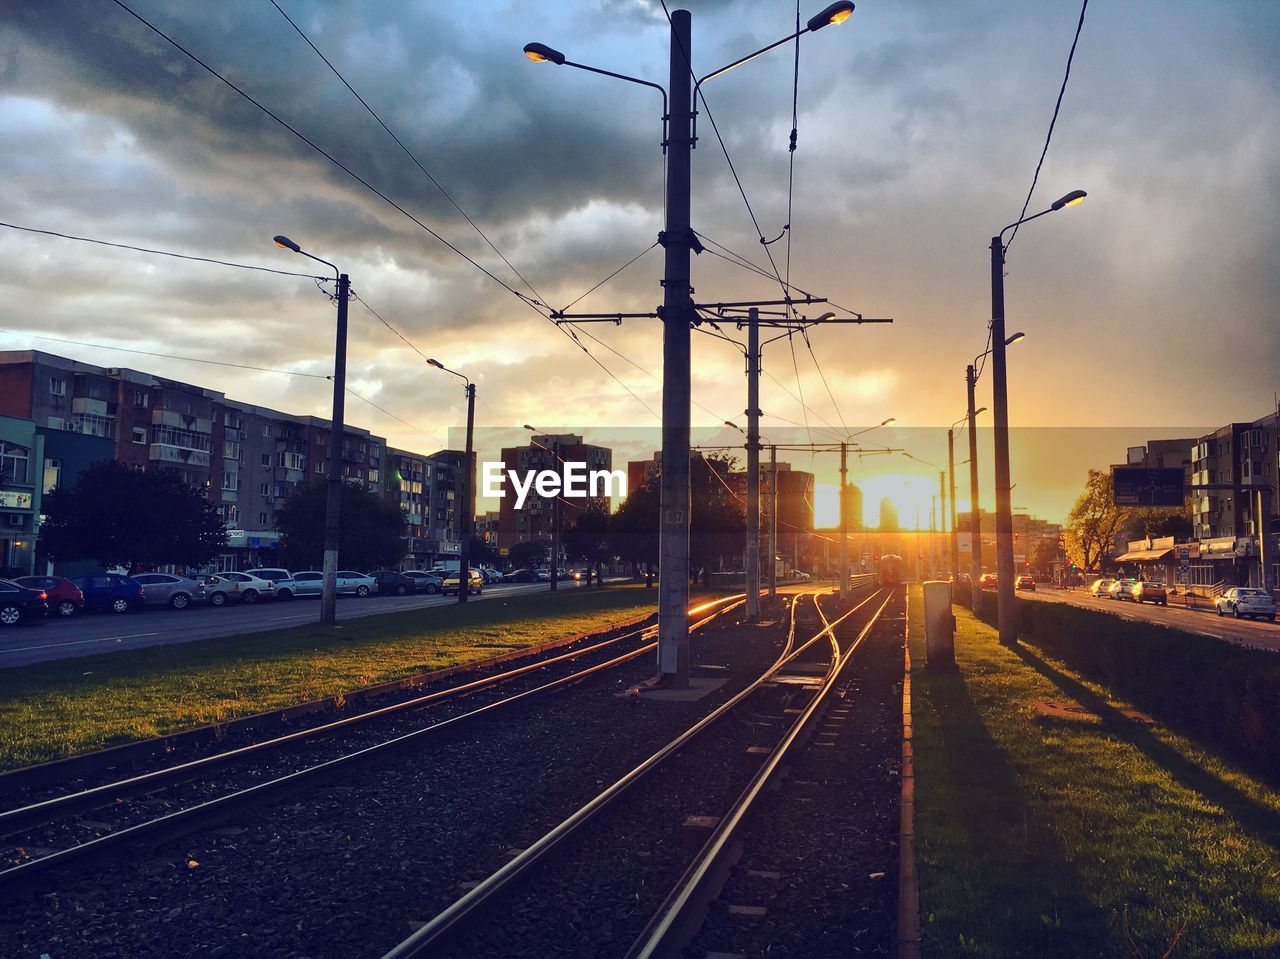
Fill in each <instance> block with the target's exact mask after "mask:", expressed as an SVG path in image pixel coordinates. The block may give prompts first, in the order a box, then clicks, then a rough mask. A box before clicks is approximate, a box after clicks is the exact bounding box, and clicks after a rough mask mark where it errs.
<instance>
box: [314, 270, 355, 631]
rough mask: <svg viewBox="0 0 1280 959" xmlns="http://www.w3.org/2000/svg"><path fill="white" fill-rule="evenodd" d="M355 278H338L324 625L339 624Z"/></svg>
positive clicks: (322, 609) (326, 508) (322, 596)
mask: <svg viewBox="0 0 1280 959" xmlns="http://www.w3.org/2000/svg"><path fill="white" fill-rule="evenodd" d="M350 294H351V278H350V277H349V276H347V274H345V273H342V274H339V276H338V332H337V342H336V344H335V346H334V351H333V422H332V423H331V424H330V425H331V427H332V428H331V430H330V432H329V488H328V490H327V491H326V494H325V506H324V578H323V579H322V580H321V582H320V622H321V623H323V624H324V625H325V626H334V625H336V624H337V622H338V531H339V530H340V529H341V522H342V438H343V436H344V435H345V431H346V423H345V422H344V415H345V411H346V400H347V300H348V299H350Z"/></svg>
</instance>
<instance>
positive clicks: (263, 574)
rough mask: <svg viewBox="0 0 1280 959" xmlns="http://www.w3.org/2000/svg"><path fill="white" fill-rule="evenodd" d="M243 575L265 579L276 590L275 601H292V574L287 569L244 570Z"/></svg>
mask: <svg viewBox="0 0 1280 959" xmlns="http://www.w3.org/2000/svg"><path fill="white" fill-rule="evenodd" d="M245 573H247V574H248V575H249V576H256V577H258V579H265V580H267V581H268V582H269V583H271V585H272V586H274V587H275V588H276V593H275V596H276V599H293V594H294V589H293V574H292V573H291V572H289V571H288V570H287V569H278V568H264V569H246V570H245Z"/></svg>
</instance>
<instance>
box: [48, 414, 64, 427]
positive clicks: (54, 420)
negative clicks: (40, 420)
mask: <svg viewBox="0 0 1280 959" xmlns="http://www.w3.org/2000/svg"><path fill="white" fill-rule="evenodd" d="M66 428H67V421H66V420H64V419H63V418H62V417H61V416H50V417H49V429H51V430H65V429H66Z"/></svg>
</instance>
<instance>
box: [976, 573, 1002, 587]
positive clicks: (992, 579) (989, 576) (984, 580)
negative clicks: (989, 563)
mask: <svg viewBox="0 0 1280 959" xmlns="http://www.w3.org/2000/svg"><path fill="white" fill-rule="evenodd" d="M996 581H997V576H996V574H995V573H983V574H982V576H981V577H980V578H979V580H978V585H979V586H981V587H982V588H983V589H995V588H996Z"/></svg>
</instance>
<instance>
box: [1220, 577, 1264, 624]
mask: <svg viewBox="0 0 1280 959" xmlns="http://www.w3.org/2000/svg"><path fill="white" fill-rule="evenodd" d="M1213 605H1214V606H1216V607H1217V609H1218V615H1219V616H1225V615H1226V614H1227V613H1230V614H1231V615H1232V616H1234V617H1235V618H1236V619H1240V618H1242V617H1245V616H1253V617H1256V618H1258V619H1265V620H1267V622H1270V623H1274V622H1275V621H1276V601H1275V600H1274V599H1272V598H1271V593H1269V592H1268V591H1267V590H1265V589H1256V588H1251V587H1248V586H1233V587H1232V588H1231V589H1229V590H1227V591H1226V592H1225V593H1223V594H1222V595H1221V596H1219V597H1217V598H1216V599H1214V601H1213Z"/></svg>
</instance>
